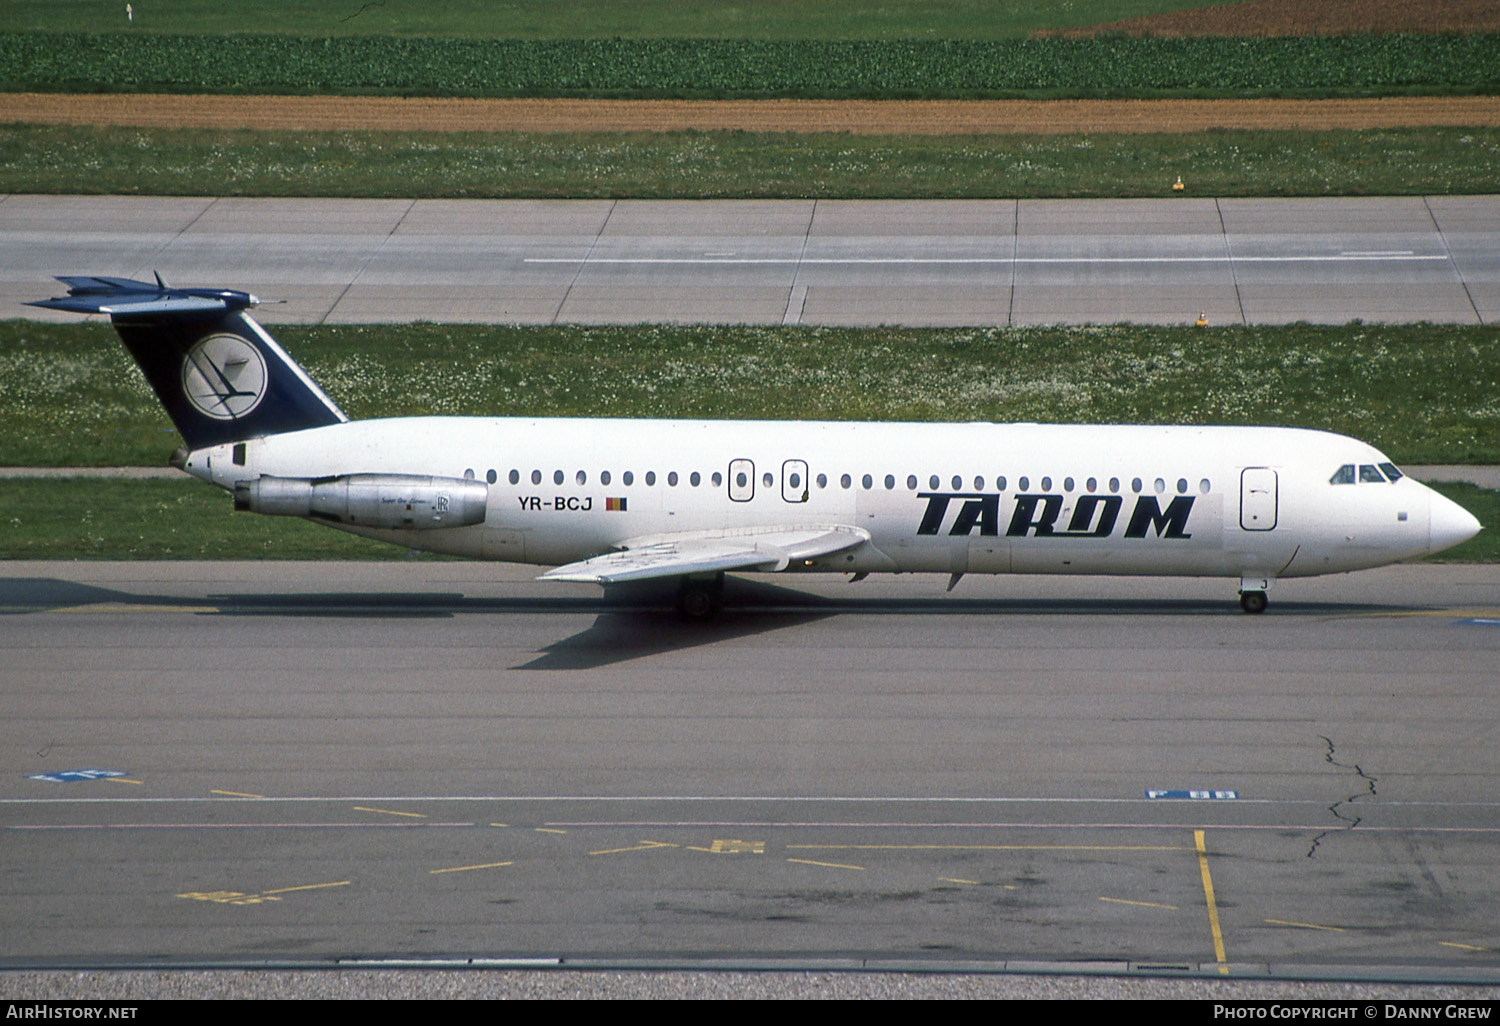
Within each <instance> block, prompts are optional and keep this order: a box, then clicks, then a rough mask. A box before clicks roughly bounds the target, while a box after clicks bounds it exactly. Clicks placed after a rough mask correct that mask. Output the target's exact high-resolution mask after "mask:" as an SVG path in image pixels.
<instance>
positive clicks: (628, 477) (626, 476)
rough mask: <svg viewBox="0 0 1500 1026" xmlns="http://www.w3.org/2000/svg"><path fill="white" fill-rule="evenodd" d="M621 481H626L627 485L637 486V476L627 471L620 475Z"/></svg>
mask: <svg viewBox="0 0 1500 1026" xmlns="http://www.w3.org/2000/svg"><path fill="white" fill-rule="evenodd" d="M620 480H621V481H624V482H625V483H626V484H627V485H633V484H635V474H633V473H632V472H630V471H628V470H627V471H625V473H623V474H621V475H620Z"/></svg>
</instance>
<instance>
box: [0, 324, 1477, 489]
mask: <svg viewBox="0 0 1500 1026" xmlns="http://www.w3.org/2000/svg"><path fill="white" fill-rule="evenodd" d="M275 334H276V335H277V337H278V338H279V339H280V341H281V342H282V343H283V345H284V346H285V347H286V348H287V350H288V351H289V352H290V353H291V354H292V355H293V357H294V358H295V359H297V360H298V361H299V362H300V363H301V364H302V365H303V366H304V367H305V368H306V369H307V371H308V373H309V374H311V375H312V377H313V378H314V380H316V381H317V382H319V384H321V385H322V386H323V388H324V389H325V390H326V391H327V392H328V393H329V394H330V396H332V398H333V399H334V401H335V402H337V403H339V404H340V405H341V406H342V407H343V409H344V411H345V412H346V413H348V414H349V415H350V416H351V417H355V418H362V417H383V416H404V415H418V414H472V415H486V416H622V417H704V418H730V419H736V418H761V417H764V418H785V417H788V416H793V415H795V416H797V417H799V418H803V419H809V420H811V419H834V420H937V421H970V420H982V421H1041V422H1059V423H1106V424H1108V423H1165V424H1271V425H1286V426H1298V427H1312V428H1323V429H1327V430H1331V431H1337V432H1340V433H1343V434H1348V435H1353V436H1355V437H1357V438H1362V439H1364V440H1366V441H1368V442H1370V443H1372V444H1374V445H1376V446H1378V447H1379V448H1381V449H1382V450H1384V451H1385V452H1386V453H1387V454H1389V455H1390V456H1391V457H1392V458H1393V459H1395V460H1396V461H1397V462H1404V463H1500V327H1497V326H1455V325H1429V324H1418V325H1359V324H1351V325H1346V326H1342V327H1327V326H1315V325H1307V324H1295V325H1290V326H1274V327H1224V328H1205V329H1198V328H1192V327H1159V326H1112V327H1096V328H980V329H916V328H868V329H861V328H813V327H751V326H703V325H692V326H662V325H644V326H624V327H621V326H609V327H589V328H585V327H574V326H556V327H529V326H527V327H518V326H496V325H448V324H412V325H399V326H393V325H321V326H293V325H279V326H277V327H276V329H275ZM176 444H178V440H177V436H176V434H175V432H174V431H173V430H172V428H171V426H170V424H169V423H168V422H167V420H166V417H165V415H164V414H163V413H162V412H161V410H160V408H159V407H158V405H157V403H156V399H155V397H154V396H153V395H152V394H151V393H150V391H149V390H148V389H147V387H146V384H145V382H144V379H143V378H142V377H141V375H140V374H139V373H138V372H137V371H136V370H135V369H134V367H133V366H131V364H130V360H129V358H128V356H127V355H126V354H125V352H124V350H123V348H122V347H121V346H120V344H119V343H118V341H117V340H116V339H115V337H114V333H113V331H112V330H111V329H109V328H108V327H107V326H105V325H103V324H83V323H78V324H49V323H42V322H36V321H21V320H15V321H0V464H3V465H31V466H101V465H104V466H107V465H115V464H121V465H161V464H163V463H164V462H165V461H166V457H167V455H168V454H169V453H170V452H171V450H172V448H173V447H174V446H175V445H176Z"/></svg>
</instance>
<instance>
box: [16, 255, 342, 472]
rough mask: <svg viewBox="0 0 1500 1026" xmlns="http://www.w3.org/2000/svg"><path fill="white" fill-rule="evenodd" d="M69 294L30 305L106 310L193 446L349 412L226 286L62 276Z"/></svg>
mask: <svg viewBox="0 0 1500 1026" xmlns="http://www.w3.org/2000/svg"><path fill="white" fill-rule="evenodd" d="M59 280H60V281H62V282H64V283H65V284H67V285H68V294H67V295H66V296H61V297H59V298H57V299H46V300H42V301H40V302H35V303H32V304H30V305H32V306H40V307H45V308H47V309H51V310H69V311H72V312H73V313H103V314H108V315H109V317H110V321H111V323H113V324H114V327H115V331H117V332H118V333H119V335H120V339H121V341H123V342H124V343H125V348H126V349H128V350H129V351H130V355H131V356H133V357H134V358H135V362H136V363H137V364H139V365H140V368H141V371H142V373H143V374H145V376H146V381H147V382H148V383H149V384H150V385H151V387H152V389H153V390H155V392H156V396H157V398H158V399H160V400H161V404H162V406H163V407H165V408H166V411H167V415H168V416H169V417H171V418H172V423H173V424H174V425H176V427H177V430H178V431H180V432H181V433H182V439H183V441H184V442H186V443H187V446H188V448H189V449H201V448H204V447H206V446H210V445H220V444H223V443H225V442H238V441H243V440H244V439H247V438H258V437H262V436H264V435H274V434H281V433H283V432H286V431H300V430H303V429H306V428H313V427H325V426H327V425H330V424H341V423H343V422H345V421H347V420H348V419H349V418H347V417H345V416H344V414H343V412H342V411H340V410H339V408H338V407H337V406H335V405H334V404H333V401H332V400H331V399H329V398H328V396H326V395H324V394H323V390H322V389H320V388H319V387H318V386H317V385H316V384H314V383H313V380H312V379H311V378H309V377H308V376H307V374H306V373H305V372H304V371H303V370H302V368H301V367H299V366H297V364H296V362H295V361H294V360H293V359H292V358H291V357H290V356H288V355H287V354H286V351H285V350H284V349H282V348H281V346H279V345H277V344H276V340H275V339H273V338H272V337H271V336H270V335H268V334H266V330H265V329H264V328H262V327H261V326H260V325H259V324H257V323H256V322H255V320H254V319H253V318H252V317H251V316H250V315H249V314H248V313H246V312H245V311H246V310H247V309H248V308H249V307H252V306H254V305H256V304H257V303H259V302H260V300H258V299H256V298H255V297H254V296H252V295H250V294H249V293H248V292H234V291H230V290H227V289H177V288H172V287H171V286H170V285H168V284H167V283H166V282H164V281H163V280H162V279H161V277H160V276H159V275H158V276H157V279H156V281H155V282H154V283H153V282H144V281H132V280H130V279H128V278H85V277H69V278H60V279H59Z"/></svg>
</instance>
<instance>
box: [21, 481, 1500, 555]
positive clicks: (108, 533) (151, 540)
mask: <svg viewBox="0 0 1500 1026" xmlns="http://www.w3.org/2000/svg"><path fill="white" fill-rule="evenodd" d="M1436 487H1437V490H1438V491H1440V492H1442V493H1443V494H1444V495H1447V496H1448V497H1449V498H1451V499H1453V500H1454V501H1455V502H1457V503H1459V505H1461V506H1463V507H1464V508H1466V509H1468V510H1469V511H1470V512H1471V513H1473V514H1474V515H1475V516H1476V517H1478V518H1479V520H1480V523H1483V524H1485V525H1486V527H1487V530H1485V531H1482V532H1480V534H1479V536H1478V537H1477V538H1473V539H1471V540H1469V541H1467V542H1465V543H1464V544H1463V545H1460V546H1458V547H1456V548H1453V549H1450V550H1448V551H1447V552H1444V553H1442V554H1441V555H1440V556H1437V557H1434V559H1435V560H1437V561H1441V562H1450V563H1494V562H1500V530H1497V527H1500V492H1496V491H1488V490H1486V489H1482V488H1478V487H1475V486H1474V485H1468V484H1442V485H1438V486H1436ZM401 551H402V550H401V549H399V548H396V547H394V546H391V545H386V544H383V543H381V542H375V541H370V540H368V539H366V538H356V537H354V536H353V535H348V534H345V533H343V532H342V531H335V530H331V529H329V528H327V527H325V526H323V525H321V524H314V523H312V522H310V521H305V520H296V519H293V518H291V517H265V516H256V515H254V514H251V513H236V512H234V509H233V506H232V503H231V502H230V498H229V496H228V495H226V494H225V493H224V492H222V491H220V490H219V489H217V488H213V487H211V486H209V485H205V484H203V483H202V482H199V481H192V480H189V479H187V478H185V477H184V478H182V479H181V480H173V479H152V480H146V481H129V480H119V479H108V478H106V479H98V478H80V477H71V478H40V479H38V478H31V479H24V480H23V479H19V478H0V559H372V560H386V559H399V558H401ZM411 558H425V559H436V558H442V557H436V556H430V555H426V554H412V555H411Z"/></svg>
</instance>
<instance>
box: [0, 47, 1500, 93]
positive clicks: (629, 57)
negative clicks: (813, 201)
mask: <svg viewBox="0 0 1500 1026" xmlns="http://www.w3.org/2000/svg"><path fill="white" fill-rule="evenodd" d="M1497 57H1500V35H1484V34H1472V35H1461V34H1448V35H1420V36H1419V35H1412V36H1406V35H1380V36H1377V35H1351V36H1279V37H1269V38H1266V37H1257V38H1225V37H1182V38H1149V37H1145V38H1143V37H1127V36H1106V37H1101V38H1094V39H1000V40H964V39H897V40H806V39H784V40H751V39H554V40H516V39H456V38H434V37H418V38H402V37H396V36H344V37H329V38H321V39H320V38H311V37H300V36H279V35H217V36H216V35H179V36H171V35H150V34H139V35H132V34H128V33H118V34H88V33H71V32H35V33H18V32H4V33H0V88H4V89H7V90H10V91H15V92H26V91H33V92H167V93H172V92H178V93H237V94H274V93H290V94H334V95H353V94H359V95H400V96H475V97H503V96H599V97H632V98H649V99H659V98H685V99H709V98H729V97H808V98H812V97H824V98H873V99H880V98H905V97H913V98H955V99H971V98H984V97H995V98H1034V99H1052V98H1058V97H1159V96H1184V97H1218V96H1383V95H1408V94H1439V95H1441V94H1448V93H1493V92H1495V91H1496V90H1497V89H1500V59H1497Z"/></svg>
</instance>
